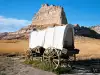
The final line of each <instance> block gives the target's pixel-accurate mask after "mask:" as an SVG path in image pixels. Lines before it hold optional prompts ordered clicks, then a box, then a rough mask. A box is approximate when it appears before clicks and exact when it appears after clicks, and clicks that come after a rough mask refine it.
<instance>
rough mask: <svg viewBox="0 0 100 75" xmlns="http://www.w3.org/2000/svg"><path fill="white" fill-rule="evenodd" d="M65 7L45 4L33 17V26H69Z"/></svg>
mask: <svg viewBox="0 0 100 75" xmlns="http://www.w3.org/2000/svg"><path fill="white" fill-rule="evenodd" d="M67 23H68V22H67V19H66V15H65V12H64V9H63V7H60V6H54V5H50V6H49V5H48V4H43V5H42V7H41V8H40V10H39V11H38V12H37V13H36V14H35V16H34V17H33V21H32V25H49V24H58V25H61V24H67Z"/></svg>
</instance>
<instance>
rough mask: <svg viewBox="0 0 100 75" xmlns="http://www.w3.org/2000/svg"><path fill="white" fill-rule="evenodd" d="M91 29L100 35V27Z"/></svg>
mask: <svg viewBox="0 0 100 75" xmlns="http://www.w3.org/2000/svg"><path fill="white" fill-rule="evenodd" d="M91 29H92V30H94V31H96V32H97V33H98V34H100V25H98V26H92V27H91Z"/></svg>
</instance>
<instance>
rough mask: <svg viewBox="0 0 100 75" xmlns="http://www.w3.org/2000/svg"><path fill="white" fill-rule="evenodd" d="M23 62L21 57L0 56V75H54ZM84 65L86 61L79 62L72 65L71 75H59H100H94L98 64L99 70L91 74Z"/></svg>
mask: <svg viewBox="0 0 100 75" xmlns="http://www.w3.org/2000/svg"><path fill="white" fill-rule="evenodd" d="M23 61H24V59H22V58H21V57H4V56H0V75H56V74H54V73H52V72H47V71H43V70H40V69H36V68H33V67H32V66H31V65H26V64H24V63H23ZM88 62H89V61H88ZM85 63H87V61H82V62H81V61H79V62H77V64H75V65H74V69H73V70H72V71H73V72H72V73H71V74H61V75H100V72H99V73H95V72H96V71H97V70H98V71H100V64H98V65H99V66H98V67H99V69H97V67H96V68H94V72H92V70H91V68H90V66H91V65H90V64H85ZM87 65H88V67H87Z"/></svg>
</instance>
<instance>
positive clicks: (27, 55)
mask: <svg viewBox="0 0 100 75" xmlns="http://www.w3.org/2000/svg"><path fill="white" fill-rule="evenodd" d="M30 50H31V49H27V51H26V60H27V59H31V58H32V53H31V51H30Z"/></svg>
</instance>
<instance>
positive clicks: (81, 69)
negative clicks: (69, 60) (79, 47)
mask: <svg viewBox="0 0 100 75" xmlns="http://www.w3.org/2000/svg"><path fill="white" fill-rule="evenodd" d="M72 68H73V71H74V72H75V73H100V59H87V60H77V61H76V62H74V65H73V67H72Z"/></svg>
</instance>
